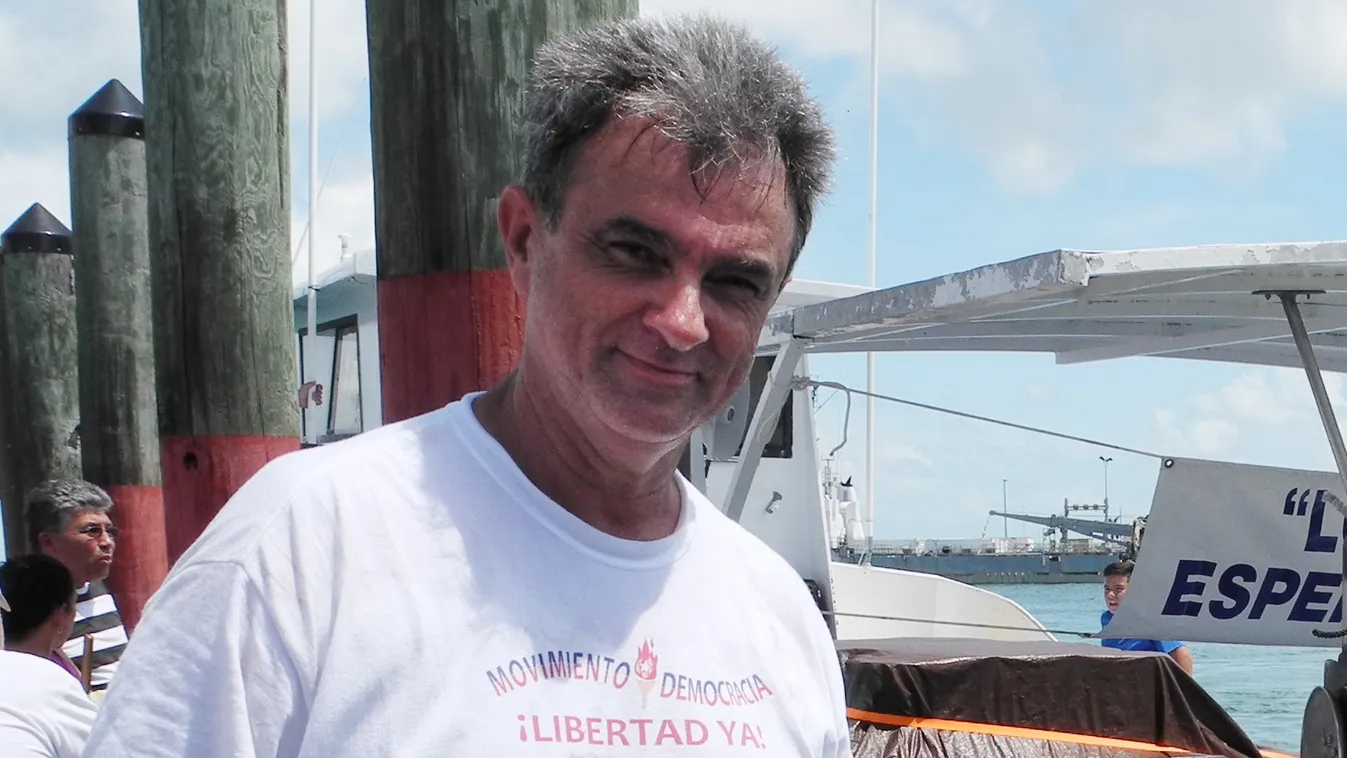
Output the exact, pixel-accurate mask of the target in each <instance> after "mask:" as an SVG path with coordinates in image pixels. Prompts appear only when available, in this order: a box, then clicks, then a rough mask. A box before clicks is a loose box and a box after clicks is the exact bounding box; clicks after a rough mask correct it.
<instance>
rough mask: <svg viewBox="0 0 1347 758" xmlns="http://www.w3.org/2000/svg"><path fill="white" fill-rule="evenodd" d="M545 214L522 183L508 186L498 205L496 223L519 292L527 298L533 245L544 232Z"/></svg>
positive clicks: (520, 295)
mask: <svg viewBox="0 0 1347 758" xmlns="http://www.w3.org/2000/svg"><path fill="white" fill-rule="evenodd" d="M541 220H542V219H541V217H540V216H539V214H538V210H537V207H536V206H534V204H533V200H532V199H531V198H530V197H529V196H528V193H527V192H525V191H524V188H523V187H520V186H519V185H511V186H509V187H506V188H505V191H504V192H502V193H501V195H500V202H499V203H498V204H497V205H496V226H497V227H498V228H499V229H500V238H501V242H502V243H503V244H504V245H505V262H506V264H507V265H508V266H509V269H510V279H511V281H512V282H513V283H514V289H515V294H517V295H518V296H519V297H520V298H521V299H527V297H528V291H529V279H530V274H531V273H532V271H531V266H532V264H533V259H532V258H531V257H530V252H531V247H532V246H533V244H534V242H535V241H536V239H537V236H538V234H539V233H541V231H542V228H541Z"/></svg>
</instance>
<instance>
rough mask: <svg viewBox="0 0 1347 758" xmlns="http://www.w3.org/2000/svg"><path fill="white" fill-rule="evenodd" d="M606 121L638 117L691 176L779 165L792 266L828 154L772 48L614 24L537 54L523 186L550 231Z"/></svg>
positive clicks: (732, 28) (818, 123) (684, 29)
mask: <svg viewBox="0 0 1347 758" xmlns="http://www.w3.org/2000/svg"><path fill="white" fill-rule="evenodd" d="M615 116H616V117H619V118H621V117H634V118H647V119H649V120H650V121H651V122H652V123H653V125H654V128H656V129H658V130H659V132H660V133H661V134H663V135H664V136H665V137H667V138H669V139H671V140H673V141H675V142H678V143H681V144H683V145H685V146H687V148H688V149H689V153H690V162H691V165H690V166H689V169H690V172H691V174H692V175H693V177H694V180H695V178H696V177H697V176H698V175H699V174H701V173H702V172H704V171H705V170H706V169H710V168H720V167H723V166H726V165H729V164H734V163H738V162H743V161H744V160H745V158H747V157H750V156H751V157H752V158H755V159H758V160H766V161H775V162H780V163H781V164H782V165H783V166H784V168H785V173H786V183H787V191H788V193H789V196H790V199H791V201H792V203H793V205H794V210H795V221H796V223H795V240H794V246H793V248H792V250H791V257H790V265H791V267H793V266H794V264H795V260H796V258H798V257H799V254H800V250H801V249H802V248H803V247H804V243H805V238H806V237H808V235H809V229H810V226H811V224H812V222H813V217H814V209H815V206H816V205H817V204H818V201H819V198H820V196H822V195H823V193H824V192H826V191H827V189H828V184H829V182H830V180H831V172H832V168H833V161H834V156H835V153H836V147H835V143H834V138H833V134H832V130H831V129H829V128H828V126H827V125H826V124H825V123H824V121H823V111H822V108H821V107H820V106H819V105H818V104H817V103H816V102H814V101H813V100H811V99H810V98H809V96H808V93H807V92H806V89H805V85H804V80H803V78H802V77H801V76H800V74H799V72H797V71H796V70H795V69H793V68H791V67H790V66H788V65H787V64H786V63H785V62H783V61H782V60H781V59H780V58H779V57H778V56H777V54H776V52H775V51H774V50H773V49H772V48H770V47H769V46H767V45H765V44H763V43H762V42H760V41H758V40H757V39H754V38H753V37H752V36H751V35H750V34H749V33H748V31H747V30H745V29H744V28H743V27H742V26H739V25H737V24H732V23H730V22H727V21H723V20H719V19H713V18H710V17H707V16H681V17H677V18H673V19H652V18H635V19H624V20H621V21H616V22H610V23H606V24H602V25H596V26H592V27H588V28H584V29H582V30H580V31H578V32H576V33H574V34H571V35H567V36H564V37H560V38H557V39H555V40H552V41H550V42H547V43H545V44H543V45H542V46H540V47H539V49H538V52H537V54H536V57H535V58H534V64H533V72H532V78H531V81H530V84H529V93H528V98H527V101H526V103H525V107H524V140H525V146H524V156H525V157H524V177H523V185H524V189H525V191H527V192H528V194H529V196H530V198H531V199H532V200H533V202H534V203H535V204H536V205H537V206H538V208H539V210H540V211H541V213H542V215H543V218H544V220H545V221H546V222H547V223H548V224H549V225H553V224H555V222H556V220H557V217H558V216H559V215H560V212H561V206H562V201H563V199H564V195H565V191H566V185H567V182H568V179H569V175H570V171H571V169H572V167H573V164H574V162H575V160H576V158H577V157H578V155H579V153H580V152H581V150H582V148H583V147H584V145H585V143H586V142H587V141H588V140H589V139H590V138H592V137H593V136H594V134H596V133H597V132H598V131H599V130H601V129H602V128H603V127H604V126H606V125H607V124H608V123H609V121H610V120H612V119H613V118H614V117H615ZM745 148H748V150H747V151H745V150H744V149H745Z"/></svg>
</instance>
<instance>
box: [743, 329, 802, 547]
mask: <svg viewBox="0 0 1347 758" xmlns="http://www.w3.org/2000/svg"><path fill="white" fill-rule="evenodd" d="M803 354H804V340H800V339H792V340H791V341H790V342H787V343H786V344H784V345H782V346H781V351H780V352H779V353H777V354H776V359H775V360H774V361H772V370H771V372H770V373H769V374H768V375H767V384H766V385H765V386H764V387H763V388H762V395H761V396H759V397H758V407H757V408H754V409H753V420H752V421H750V422H749V424H748V432H747V433H746V434H745V435H744V447H743V451H742V452H741V453H740V456H739V463H738V464H737V465H736V466H735V467H734V474H733V475H732V476H731V477H730V487H729V491H728V493H727V494H726V496H725V515H726V516H729V517H730V519H731V520H732V521H738V520H739V517H740V516H742V515H743V513H744V503H745V502H746V501H747V500H748V490H749V488H750V487H752V486H753V475H754V474H756V473H757V472H758V464H759V463H761V462H762V450H763V448H764V447H766V446H767V441H768V440H769V439H771V438H772V430H773V429H775V428H776V422H777V419H779V418H780V417H781V408H782V406H783V405H784V404H785V403H786V402H788V401H789V400H790V386H791V379H792V378H793V377H794V376H795V367H796V366H797V365H799V363H800V356H801V355H803Z"/></svg>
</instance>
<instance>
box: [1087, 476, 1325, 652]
mask: <svg viewBox="0 0 1347 758" xmlns="http://www.w3.org/2000/svg"><path fill="white" fill-rule="evenodd" d="M1342 491H1343V488H1342V479H1341V478H1340V477H1339V476H1338V475H1337V474H1335V473H1328V472H1323V471H1299V470H1296V469H1284V468H1270V467H1266V466H1246V465H1240V464H1233V463H1217V462H1212V461H1202V460H1192V459H1184V458H1167V459H1165V462H1164V463H1163V464H1162V466H1161V468H1160V478H1159V481H1158V482H1157V483H1156V487H1155V499H1154V502H1153V503H1152V505H1151V513H1150V517H1149V518H1148V519H1147V521H1146V532H1145V535H1144V536H1143V537H1142V539H1141V550H1140V552H1139V554H1138V555H1137V561H1136V569H1135V571H1134V572H1133V574H1132V580H1131V582H1130V584H1129V585H1128V589H1127V594H1126V596H1125V597H1124V600H1123V605H1122V607H1121V608H1119V609H1118V613H1117V615H1116V616H1114V618H1113V620H1112V621H1110V622H1109V625H1108V627H1107V628H1106V631H1105V632H1104V633H1101V634H1100V636H1101V637H1129V638H1134V639H1160V640H1181V641H1190V642H1233V643H1240V644H1248V645H1304V646H1323V647H1338V646H1340V645H1342V640H1341V639H1324V638H1321V637H1315V636H1314V634H1313V631H1314V630H1316V629H1317V630H1320V631H1336V630H1338V629H1341V628H1343V622H1342V587H1341V585H1342V542H1343V539H1344V538H1347V522H1345V521H1344V519H1343V516H1342V514H1341V513H1340V512H1339V511H1338V506H1339V505H1341V503H1342V502H1343V498H1342Z"/></svg>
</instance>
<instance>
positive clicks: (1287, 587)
mask: <svg viewBox="0 0 1347 758" xmlns="http://www.w3.org/2000/svg"><path fill="white" fill-rule="evenodd" d="M1278 584H1281V585H1282V588H1281V589H1277V585H1278ZM1298 589H1300V574H1299V573H1298V572H1297V571H1296V570H1295V569H1288V568H1270V569H1268V570H1267V573H1266V574H1264V575H1263V586H1262V587H1259V588H1258V597H1256V598H1254V601H1253V608H1252V609H1251V610H1250V611H1249V618H1251V619H1260V618H1262V617H1263V611H1265V610H1267V607H1268V606H1269V605H1284V604H1286V603H1289V602H1291V598H1293V597H1295V596H1296V590H1298Z"/></svg>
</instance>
